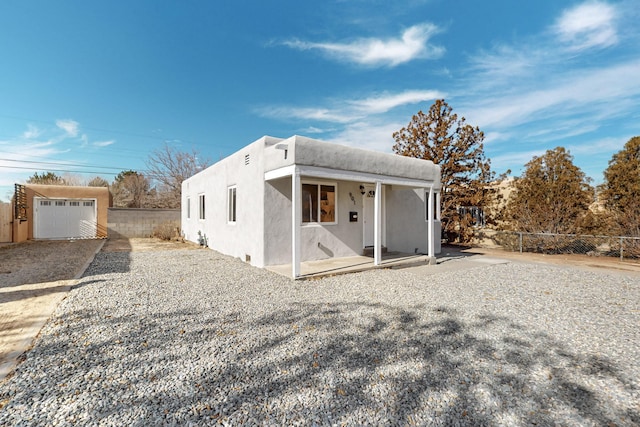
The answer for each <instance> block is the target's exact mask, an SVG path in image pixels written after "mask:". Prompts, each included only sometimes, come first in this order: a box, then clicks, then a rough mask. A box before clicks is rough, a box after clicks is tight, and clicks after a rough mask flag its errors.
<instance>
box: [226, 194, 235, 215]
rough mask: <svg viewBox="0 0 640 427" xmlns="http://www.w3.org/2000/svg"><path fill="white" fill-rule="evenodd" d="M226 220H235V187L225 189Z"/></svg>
mask: <svg viewBox="0 0 640 427" xmlns="http://www.w3.org/2000/svg"><path fill="white" fill-rule="evenodd" d="M227 212H228V215H227V221H229V222H236V187H229V188H228V189H227Z"/></svg>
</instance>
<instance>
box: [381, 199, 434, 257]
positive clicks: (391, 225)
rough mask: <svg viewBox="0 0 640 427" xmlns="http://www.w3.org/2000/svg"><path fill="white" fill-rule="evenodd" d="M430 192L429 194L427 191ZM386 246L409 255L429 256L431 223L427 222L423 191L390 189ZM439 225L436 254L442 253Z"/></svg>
mask: <svg viewBox="0 0 640 427" xmlns="http://www.w3.org/2000/svg"><path fill="white" fill-rule="evenodd" d="M427 192H428V190H427ZM386 196H387V217H386V225H387V246H388V247H389V249H390V250H393V251H399V252H406V253H414V252H418V253H425V254H426V253H427V252H428V247H427V245H428V242H429V240H428V235H429V223H428V222H427V215H426V209H427V205H426V204H425V199H426V198H428V193H427V194H425V190H424V189H413V188H403V187H394V186H391V187H390V188H387V195H386ZM440 227H441V225H440V221H435V224H434V233H433V234H434V243H435V253H436V254H439V253H440V252H441V245H440V232H441V231H440Z"/></svg>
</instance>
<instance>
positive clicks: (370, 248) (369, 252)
mask: <svg viewBox="0 0 640 427" xmlns="http://www.w3.org/2000/svg"><path fill="white" fill-rule="evenodd" d="M386 253H387V248H386V247H385V246H383V247H382V254H383V255H384V254H386ZM362 255H363V256H371V257H372V256H373V246H366V247H365V248H364V249H363V250H362Z"/></svg>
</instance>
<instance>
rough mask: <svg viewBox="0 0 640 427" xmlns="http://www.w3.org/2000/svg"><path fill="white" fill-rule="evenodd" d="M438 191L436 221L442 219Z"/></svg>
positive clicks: (438, 193)
mask: <svg viewBox="0 0 640 427" xmlns="http://www.w3.org/2000/svg"><path fill="white" fill-rule="evenodd" d="M440 203H441V202H440V192H439V191H438V192H437V193H436V219H437V220H438V221H440V220H441V219H442V211H441V209H442V208H441V207H440Z"/></svg>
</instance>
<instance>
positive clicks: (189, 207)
mask: <svg viewBox="0 0 640 427" xmlns="http://www.w3.org/2000/svg"><path fill="white" fill-rule="evenodd" d="M190 218H191V199H190V198H189V197H187V219H190Z"/></svg>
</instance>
